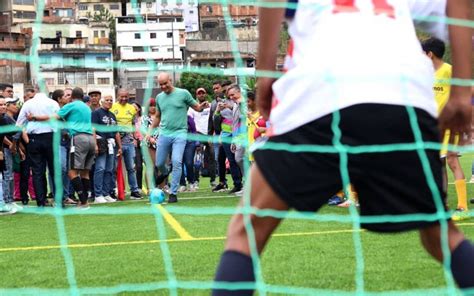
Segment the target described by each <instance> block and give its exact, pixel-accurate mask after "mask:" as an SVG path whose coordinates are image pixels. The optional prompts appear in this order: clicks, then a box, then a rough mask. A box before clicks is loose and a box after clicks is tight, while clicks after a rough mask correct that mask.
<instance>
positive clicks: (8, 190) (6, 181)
mask: <svg viewBox="0 0 474 296" xmlns="http://www.w3.org/2000/svg"><path fill="white" fill-rule="evenodd" d="M3 154H4V156H5V171H4V172H3V181H2V183H3V194H4V196H5V202H6V203H11V202H13V190H14V183H13V155H12V152H11V151H10V149H8V148H5V149H3Z"/></svg>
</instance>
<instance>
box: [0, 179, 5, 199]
mask: <svg viewBox="0 0 474 296" xmlns="http://www.w3.org/2000/svg"><path fill="white" fill-rule="evenodd" d="M3 204H5V199H4V197H3V173H2V172H0V205H3Z"/></svg>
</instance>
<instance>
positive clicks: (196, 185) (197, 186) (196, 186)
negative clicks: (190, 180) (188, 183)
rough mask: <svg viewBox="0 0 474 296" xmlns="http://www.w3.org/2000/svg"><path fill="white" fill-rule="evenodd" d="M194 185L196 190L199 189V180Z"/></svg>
mask: <svg viewBox="0 0 474 296" xmlns="http://www.w3.org/2000/svg"><path fill="white" fill-rule="evenodd" d="M193 185H194V189H196V190H198V189H199V182H198V181H196V182H194V184H193Z"/></svg>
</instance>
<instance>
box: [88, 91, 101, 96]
mask: <svg viewBox="0 0 474 296" xmlns="http://www.w3.org/2000/svg"><path fill="white" fill-rule="evenodd" d="M92 94H99V95H101V94H102V93H101V92H100V90H98V89H93V90H91V91H90V92H89V93H88V95H89V96H90V95H92Z"/></svg>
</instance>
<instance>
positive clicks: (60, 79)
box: [58, 72, 65, 84]
mask: <svg viewBox="0 0 474 296" xmlns="http://www.w3.org/2000/svg"><path fill="white" fill-rule="evenodd" d="M58 84H65V83H64V72H58Z"/></svg>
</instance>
